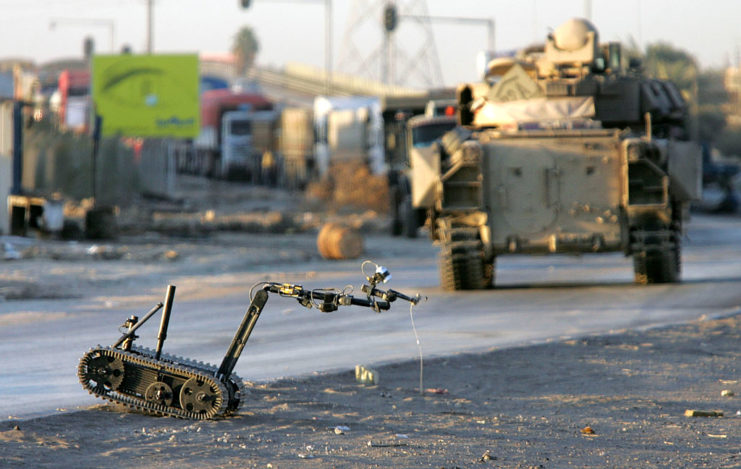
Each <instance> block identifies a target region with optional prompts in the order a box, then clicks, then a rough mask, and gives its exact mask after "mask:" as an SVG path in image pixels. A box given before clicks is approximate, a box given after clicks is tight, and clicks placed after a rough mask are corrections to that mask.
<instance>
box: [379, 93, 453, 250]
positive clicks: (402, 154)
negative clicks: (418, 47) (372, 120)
mask: <svg viewBox="0 0 741 469" xmlns="http://www.w3.org/2000/svg"><path fill="white" fill-rule="evenodd" d="M454 97H455V90H454V89H439V90H428V91H425V92H419V93H414V94H407V95H393V96H384V97H382V98H381V100H380V101H381V117H382V118H383V147H384V153H385V160H386V168H387V179H388V190H389V214H390V216H391V234H392V235H394V236H398V235H402V234H403V235H405V236H407V237H414V236H416V234H417V228H418V227H419V224H420V221H421V220H420V217H419V216H418V214H419V212H420V211H419V210H412V208H411V189H410V184H409V180H408V174H407V173H408V171H409V150H408V149H409V147H410V142H411V139H412V135H411V133H410V130H409V125H408V124H409V123H410V122H411V120H413V119H416V122H418V123H419V120H418V119H419V117H420V116H422V115H423V114H426V113H427V110H428V109H436V108H437V107H436V106H435V103H439V102H443V101H444V102H448V103H449V102H451V101H453V102H454V101H455V100H454V99H453V98H454ZM419 125H423V124H421V123H419ZM416 127H417V126H416V125H415V128H416ZM438 136H439V135H438Z"/></svg>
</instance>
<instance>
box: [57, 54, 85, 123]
mask: <svg viewBox="0 0 741 469" xmlns="http://www.w3.org/2000/svg"><path fill="white" fill-rule="evenodd" d="M58 100H59V103H58V105H59V107H58V110H57V115H58V117H59V124H60V126H61V127H62V128H63V129H67V130H72V131H76V132H86V131H87V130H88V129H89V128H90V122H89V121H90V118H89V116H90V103H91V98H90V71H89V70H76V69H65V70H63V71H62V72H61V73H60V74H59V84H58Z"/></svg>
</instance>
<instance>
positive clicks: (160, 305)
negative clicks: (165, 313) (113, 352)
mask: <svg viewBox="0 0 741 469" xmlns="http://www.w3.org/2000/svg"><path fill="white" fill-rule="evenodd" d="M160 308H162V303H157V304H156V305H154V308H152V309H151V310H149V312H148V313H147V314H146V315H144V317H143V318H142V319H141V321H139V322H138V323H136V326H134V327H133V328H131V329H129V330H128V332H126V333H125V334H124V335H122V336H121V338H120V339H118V341H117V342H116V343H115V344H113V348H116V347H118V346H119V345H121V344H122V343H123V341H124V340H126V339H128V338H129V337H131V336H133V335H134V332H136V330H137V329H139V328H140V327H142V326H143V325H144V323H145V322H147V320H149V318H151V317H152V315H154V313H156V312H157V311H159V310H160Z"/></svg>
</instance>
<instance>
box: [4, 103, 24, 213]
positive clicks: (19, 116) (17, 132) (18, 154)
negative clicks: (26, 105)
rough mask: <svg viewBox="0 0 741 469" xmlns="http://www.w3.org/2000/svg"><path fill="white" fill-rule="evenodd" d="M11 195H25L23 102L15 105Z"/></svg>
mask: <svg viewBox="0 0 741 469" xmlns="http://www.w3.org/2000/svg"><path fill="white" fill-rule="evenodd" d="M10 193H11V194H13V195H21V194H23V102H21V101H16V102H15V103H14V104H13V172H12V179H11V187H10ZM3 203H5V201H3Z"/></svg>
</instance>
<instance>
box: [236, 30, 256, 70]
mask: <svg viewBox="0 0 741 469" xmlns="http://www.w3.org/2000/svg"><path fill="white" fill-rule="evenodd" d="M259 51H260V42H259V41H258V40H257V36H256V35H255V32H254V31H253V30H252V28H251V27H249V26H243V27H242V28H240V30H239V31H238V32H237V34H235V35H234V42H233V43H232V53H233V54H234V57H235V60H236V64H237V70H238V72H239V74H240V75H243V74H244V73H245V72H246V71H247V70H249V69H250V68H251V67H252V66H253V65H254V63H255V57H257V53H258V52H259Z"/></svg>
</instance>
